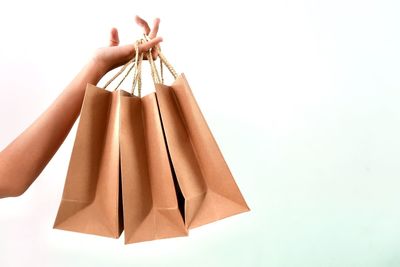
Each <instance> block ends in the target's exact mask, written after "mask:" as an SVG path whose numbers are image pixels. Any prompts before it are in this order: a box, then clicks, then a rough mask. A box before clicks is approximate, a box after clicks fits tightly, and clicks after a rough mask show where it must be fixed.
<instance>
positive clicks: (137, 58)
mask: <svg viewBox="0 0 400 267" xmlns="http://www.w3.org/2000/svg"><path fill="white" fill-rule="evenodd" d="M142 42H143V39H141V40H137V41H136V42H135V51H136V52H135V57H134V58H132V59H131V60H129V61H128V62H127V63H125V65H123V66H122V68H121V69H120V70H119V71H118V72H117V73H116V74H115V75H114V76H113V77H112V78H111V79H110V80H109V81H108V82H107V83H106V84H105V85H104V86H103V89H106V88H107V86H109V85H110V84H111V83H112V82H113V81H114V80H115V79H116V78H117V77H118V76H119V75H121V74H122V73H123V72H124V71H125V69H126V68H127V67H128V66H129V65H130V64H132V63H133V64H132V66H131V67H130V68H129V69H128V71H127V72H126V74H125V76H124V77H123V78H122V79H121V81H120V82H119V83H118V85H117V86H116V87H115V89H114V91H115V90H117V89H118V87H119V86H120V85H121V83H122V82H123V81H124V80H125V79H126V77H127V76H128V75H129V73H130V72H131V71H132V69H133V68H134V67H135V66H136V68H135V74H134V79H133V82H132V94H133V93H134V90H135V86H136V82H137V83H138V88H139V94H140V91H141V88H140V86H141V80H140V79H138V77H139V75H140V68H138V64H141V61H142V60H143V53H138V51H139V45H140V44H141V43H142ZM139 54H140V55H139Z"/></svg>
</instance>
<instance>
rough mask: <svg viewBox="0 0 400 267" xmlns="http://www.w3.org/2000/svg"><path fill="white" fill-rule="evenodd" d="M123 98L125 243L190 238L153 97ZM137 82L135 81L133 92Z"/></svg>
mask: <svg viewBox="0 0 400 267" xmlns="http://www.w3.org/2000/svg"><path fill="white" fill-rule="evenodd" d="M142 61H143V54H141V56H140V60H139V62H138V64H136V66H137V68H136V69H135V73H136V74H135V75H134V77H135V79H136V80H137V81H138V83H137V84H138V87H139V95H138V96H135V95H134V94H133V92H132V95H129V94H128V95H125V96H122V97H121V102H120V109H121V131H120V147H121V151H120V153H121V176H122V194H123V211H124V226H125V243H126V244H128V243H134V242H141V241H146V240H154V239H161V238H168V237H177V236H186V235H187V230H186V227H185V224H184V222H183V217H182V214H181V212H180V210H179V206H178V201H177V196H176V192H175V185H174V179H173V174H172V171H171V166H170V162H169V158H168V153H167V148H166V143H165V139H164V135H163V130H162V125H161V120H160V115H159V111H158V106H157V100H156V95H155V93H154V92H153V93H150V94H147V95H146V96H144V97H141V93H140V84H141V83H140V73H141V65H142ZM135 85H136V82H135V80H134V86H133V88H135Z"/></svg>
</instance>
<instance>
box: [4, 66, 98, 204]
mask: <svg viewBox="0 0 400 267" xmlns="http://www.w3.org/2000/svg"><path fill="white" fill-rule="evenodd" d="M103 74H104V73H103V72H102V71H101V70H100V69H99V68H96V64H95V61H90V62H89V63H88V64H87V65H86V66H85V67H84V68H83V69H82V70H81V71H80V72H79V73H78V75H77V76H76V77H75V78H74V79H73V80H72V81H71V83H70V84H69V85H68V86H67V87H66V88H65V89H64V90H63V91H62V93H61V94H60V95H59V96H58V97H57V99H56V100H55V101H54V102H53V103H52V104H51V105H50V107H49V108H48V109H47V110H46V111H45V112H43V114H41V116H40V117H39V118H38V119H37V120H36V121H35V122H34V123H32V125H31V126H30V127H28V128H27V129H26V130H25V131H24V132H22V133H21V134H20V135H19V136H18V137H17V138H16V139H15V140H14V141H13V142H12V143H10V144H9V145H8V146H7V147H6V148H5V149H4V150H3V151H2V152H0V198H2V197H7V196H17V195H20V194H22V193H23V192H24V191H25V190H26V189H27V188H28V187H29V186H30V185H31V184H32V183H33V181H35V179H36V178H37V176H39V174H40V173H41V172H42V170H43V169H44V167H45V166H46V165H47V163H48V162H49V161H50V159H51V158H52V157H53V155H54V154H55V152H56V151H57V150H58V148H59V147H60V146H61V144H62V143H63V142H64V140H65V138H66V136H67V135H68V133H69V131H70V130H71V128H72V126H73V125H74V122H75V121H76V119H77V117H78V115H79V112H80V109H81V106H82V102H83V97H84V94H85V88H86V85H87V83H92V84H97V83H98V81H99V80H100V79H101V77H102V75H103Z"/></svg>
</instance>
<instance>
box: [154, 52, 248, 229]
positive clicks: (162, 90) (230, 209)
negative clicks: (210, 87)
mask: <svg viewBox="0 0 400 267" xmlns="http://www.w3.org/2000/svg"><path fill="white" fill-rule="evenodd" d="M158 52H159V56H160V60H161V61H162V63H164V64H165V65H166V66H167V68H168V69H169V70H170V72H171V73H172V74H173V76H174V78H175V81H174V82H173V83H172V85H165V84H163V83H162V81H159V82H158V83H156V84H155V90H156V94H157V99H158V104H159V110H160V114H161V119H162V125H163V127H164V132H165V136H166V141H167V147H168V152H169V155H170V157H171V161H172V165H173V169H174V172H175V173H176V177H177V181H178V184H179V187H180V190H181V192H182V194H183V197H184V220H185V224H186V226H187V227H188V228H194V227H197V226H200V225H204V224H207V223H210V222H214V221H217V220H220V219H223V218H225V217H228V216H232V215H235V214H238V213H242V212H246V211H249V207H248V206H247V204H246V202H245V200H244V198H243V196H242V194H241V192H240V190H239V188H238V186H237V184H236V182H235V180H234V178H233V176H232V174H231V172H230V170H229V167H228V165H227V163H226V161H225V160H224V157H223V155H222V153H221V151H220V149H219V147H218V144H217V142H216V140H215V138H214V137H213V135H212V132H211V130H210V128H209V127H208V125H207V122H206V120H205V118H204V116H203V114H202V112H201V110H200V108H199V106H198V104H197V102H196V99H195V97H194V95H193V93H192V90H191V88H190V86H189V83H188V81H187V80H186V77H185V75H184V74H183V73H182V74H180V75H178V74H177V73H176V71H175V70H174V68H173V67H172V66H171V64H170V63H169V62H168V60H167V59H166V58H165V56H164V55H163V53H161V51H160V50H159V51H158ZM151 59H152V58H151V57H150V60H149V61H150V63H151V64H152V66H153V68H152V70H154V71H155V72H157V69H156V68H155V65H154V61H153V60H151ZM155 76H158V74H157V73H156V75H155Z"/></svg>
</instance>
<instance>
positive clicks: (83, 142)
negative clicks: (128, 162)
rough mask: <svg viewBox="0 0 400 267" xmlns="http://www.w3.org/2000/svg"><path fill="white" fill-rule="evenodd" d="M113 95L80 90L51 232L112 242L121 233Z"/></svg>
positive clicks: (115, 99)
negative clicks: (80, 102) (78, 111)
mask: <svg viewBox="0 0 400 267" xmlns="http://www.w3.org/2000/svg"><path fill="white" fill-rule="evenodd" d="M119 94H120V93H119V92H117V91H114V92H110V91H107V90H104V89H103V88H99V87H97V86H95V85H92V84H88V85H87V87H86V91H85V96H84V100H83V105H82V108H81V114H80V120H79V124H78V130H77V133H76V137H75V142H74V147H73V150H72V154H71V158H70V162H69V167H68V172H67V177H66V180H65V185H64V191H63V195H62V200H61V203H60V207H59V209H58V213H57V217H56V219H55V222H54V228H57V229H63V230H70V231H76V232H82V233H87V234H95V235H101V236H107V237H113V238H118V237H119V236H120V234H121V232H122V230H123V224H122V210H121V192H120V190H121V188H120V182H119V140H118V131H119V130H118V128H119V118H118V105H117V104H118V98H119Z"/></svg>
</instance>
